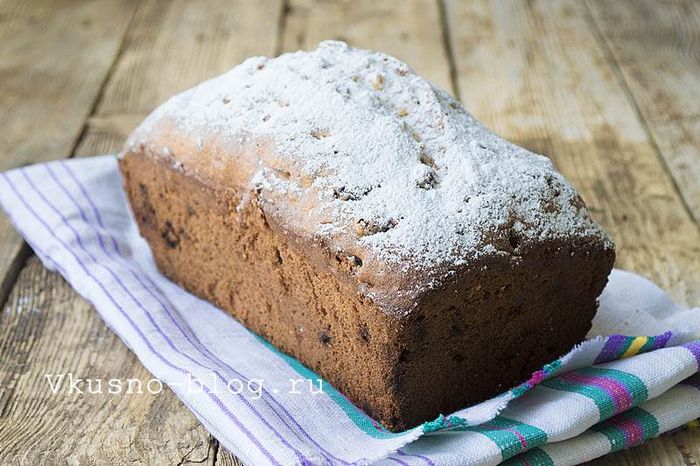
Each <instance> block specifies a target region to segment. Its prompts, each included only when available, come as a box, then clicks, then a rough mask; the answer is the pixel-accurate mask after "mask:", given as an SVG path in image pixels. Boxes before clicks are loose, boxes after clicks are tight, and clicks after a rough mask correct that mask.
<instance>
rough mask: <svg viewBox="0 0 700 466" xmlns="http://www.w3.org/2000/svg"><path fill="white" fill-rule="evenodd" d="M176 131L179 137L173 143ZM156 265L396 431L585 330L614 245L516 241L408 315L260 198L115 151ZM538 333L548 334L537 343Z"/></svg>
mask: <svg viewBox="0 0 700 466" xmlns="http://www.w3.org/2000/svg"><path fill="white" fill-rule="evenodd" d="M173 141H175V140H173ZM120 169H121V171H122V173H123V176H124V182H125V187H126V192H127V196H128V198H129V201H130V205H131V208H132V210H133V212H134V216H135V218H136V221H137V223H138V225H139V229H140V232H141V234H142V235H143V236H144V238H146V240H147V241H148V243H149V245H150V246H151V249H152V251H153V254H154V257H155V259H156V263H157V265H158V267H159V269H160V270H161V271H162V272H163V273H165V274H166V275H167V276H169V277H170V278H172V279H173V280H174V281H176V282H177V283H179V284H181V285H182V286H183V287H185V288H186V289H188V290H189V291H191V292H192V293H194V294H196V295H198V296H200V297H202V298H204V299H206V300H208V301H209V302H212V303H213V304H215V305H217V306H218V307H220V308H222V309H224V310H226V311H227V312H229V313H230V314H231V315H233V316H234V317H236V318H237V319H238V320H239V321H241V322H242V323H243V324H244V325H246V327H248V328H249V329H251V330H252V331H254V332H255V333H257V334H259V335H261V336H263V337H264V338H266V339H267V340H269V341H270V342H272V343H273V344H274V345H275V346H276V347H278V348H279V349H281V350H282V351H284V352H286V353H288V354H290V355H292V356H294V357H296V358H297V359H299V360H300V361H301V362H302V363H304V364H305V365H307V366H308V367H310V368H311V369H313V370H315V371H316V372H318V373H319V374H321V375H322V376H323V377H324V378H325V379H326V380H328V381H329V382H330V383H332V384H333V385H334V386H335V387H336V388H337V389H339V390H340V391H341V392H342V393H344V394H345V395H346V396H347V397H348V398H349V399H350V400H352V401H353V402H354V403H355V404H356V405H357V406H359V407H360V408H361V409H363V410H365V411H366V412H367V413H368V414H370V415H371V416H373V417H374V418H375V419H377V420H379V421H380V422H381V423H382V424H384V425H385V426H387V427H388V428H390V429H391V430H403V429H407V428H410V427H413V426H415V425H417V424H420V423H422V422H425V421H430V420H433V419H434V418H435V417H436V416H437V415H438V414H447V413H450V412H452V411H454V410H456V409H459V408H462V407H465V406H468V405H470V404H473V403H477V402H479V401H483V400H485V399H488V398H490V397H492V396H494V395H496V394H498V393H500V392H502V391H503V390H505V389H508V388H510V387H512V386H514V385H516V384H518V383H520V382H522V381H523V380H525V379H526V378H527V377H528V375H529V374H530V373H531V372H532V371H534V370H536V369H539V368H540V367H541V366H542V364H544V363H546V362H548V361H551V360H553V359H555V358H556V357H558V356H561V355H562V354H564V353H565V352H566V351H568V350H569V349H570V348H571V347H572V346H573V345H575V344H576V343H578V342H580V341H581V340H583V338H584V337H585V334H586V332H587V331H588V329H589V328H590V322H591V320H592V318H593V315H594V314H595V310H596V306H597V303H596V298H597V296H598V295H599V294H600V291H601V290H602V288H603V287H604V285H605V282H606V277H607V274H608V273H609V271H610V268H611V267H612V263H613V260H614V253H613V252H612V251H611V250H610V249H607V248H605V247H603V246H601V245H600V244H597V243H595V242H593V243H590V242H589V243H586V242H583V241H579V242H573V243H572V242H552V241H546V242H543V243H527V244H525V243H523V244H517V245H515V247H513V246H511V247H512V248H513V249H512V250H511V254H512V255H511V256H508V257H520V260H519V261H518V262H515V261H512V260H510V259H509V258H507V257H504V256H502V255H493V256H489V257H483V258H482V259H480V260H479V261H475V262H473V263H471V264H469V265H468V266H463V267H461V268H460V269H459V270H458V271H456V272H454V273H452V274H450V275H449V276H448V277H447V278H446V279H445V280H444V281H443V282H442V284H441V286H440V287H438V288H435V289H433V290H432V291H430V292H429V293H426V294H424V295H423V296H422V297H421V299H420V301H418V303H417V305H416V307H415V309H414V310H413V312H411V313H407V314H394V313H388V312H386V311H385V310H384V309H383V308H382V307H381V306H380V305H378V304H377V303H375V302H373V300H372V299H371V298H370V297H369V296H367V295H364V294H362V293H360V292H359V291H358V288H357V283H356V278H355V270H354V269H355V267H356V265H357V264H353V263H350V262H348V261H347V260H346V258H343V257H339V256H337V255H335V254H334V253H333V251H332V250H330V249H328V248H327V247H326V246H324V245H323V244H319V243H313V242H310V241H309V239H308V238H294V237H293V236H290V235H289V234H288V233H285V232H284V231H280V230H278V229H277V227H276V226H274V220H273V219H272V218H271V217H269V216H268V215H267V214H266V212H265V210H264V209H263V208H262V206H261V205H260V204H259V203H258V199H257V197H256V196H255V195H253V196H252V197H251V199H249V200H248V202H246V204H245V207H244V208H243V209H240V208H237V207H238V206H239V205H240V201H241V197H242V196H244V195H246V194H247V193H245V192H239V191H236V190H233V189H231V188H227V189H217V188H213V187H212V186H210V185H208V184H203V183H202V182H201V181H199V180H198V179H197V178H195V177H193V176H189V175H188V174H187V173H186V172H185V171H183V170H182V169H173V168H172V166H171V165H170V164H168V163H166V162H164V161H163V160H162V159H159V158H157V157H153V156H152V155H149V154H144V153H133V152H130V153H127V154H126V155H125V156H124V157H122V159H121V160H120ZM543 341H546V344H543Z"/></svg>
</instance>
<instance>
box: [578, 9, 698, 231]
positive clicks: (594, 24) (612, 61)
mask: <svg viewBox="0 0 700 466" xmlns="http://www.w3.org/2000/svg"><path fill="white" fill-rule="evenodd" d="M583 4H584V7H585V9H586V15H585V17H586V21H587V22H588V24H589V27H590V29H591V32H592V34H593V37H595V38H596V41H597V42H598V45H599V46H600V49H601V50H602V51H603V54H604V55H605V59H606V60H607V61H608V64H609V65H610V68H611V69H612V71H613V73H614V74H615V78H616V79H617V81H618V82H619V84H620V88H621V89H622V92H623V93H624V94H625V96H626V97H627V100H629V102H630V105H631V106H632V108H633V109H634V111H635V113H636V115H637V118H638V119H639V122H640V125H641V126H642V128H643V129H644V132H645V133H646V136H647V139H648V140H649V144H650V145H651V146H652V148H653V149H654V153H655V154H656V158H657V159H658V160H659V163H660V164H661V166H662V167H663V169H664V171H665V172H666V175H667V176H668V178H669V179H670V180H671V184H672V185H673V188H674V189H675V190H676V193H677V194H678V198H679V200H680V202H681V204H682V205H683V208H684V209H685V212H686V213H687V214H688V217H689V218H690V220H691V222H692V223H694V224H695V226H696V227H697V228H698V231H700V224H699V223H698V221H697V219H696V217H695V215H694V214H693V210H692V209H691V207H690V205H688V202H687V200H686V198H685V196H684V195H683V191H682V190H681V188H680V186H679V185H678V180H677V179H676V177H675V175H674V174H673V172H672V171H671V169H670V167H669V166H668V163H667V161H666V158H665V157H664V156H663V153H662V152H661V148H660V147H659V143H658V141H657V140H656V138H655V137H654V134H653V132H652V131H651V127H650V125H649V121H648V120H647V118H646V117H645V116H644V113H643V112H642V109H641V107H640V104H639V101H638V100H637V99H636V98H635V97H634V93H633V92H632V89H631V88H630V85H629V82H628V81H627V79H626V78H625V75H624V73H623V72H622V69H621V68H620V64H619V63H618V61H617V59H616V58H615V55H614V54H613V52H612V50H611V48H610V43H609V41H608V38H607V37H606V36H605V34H604V32H603V30H602V28H601V27H600V24H599V23H598V21H597V20H596V18H595V15H594V14H593V11H592V10H591V6H590V4H589V2H588V1H584V2H583Z"/></svg>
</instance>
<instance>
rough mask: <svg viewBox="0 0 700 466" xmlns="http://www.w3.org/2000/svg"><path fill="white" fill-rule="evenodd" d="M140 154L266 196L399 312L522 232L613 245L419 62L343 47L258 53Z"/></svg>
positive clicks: (502, 251) (150, 132)
mask: <svg viewBox="0 0 700 466" xmlns="http://www.w3.org/2000/svg"><path fill="white" fill-rule="evenodd" d="M173 134H182V135H186V136H187V141H184V142H183V139H182V138H181V139H179V140H178V139H176V141H178V143H180V145H181V147H178V146H177V145H175V144H174V143H173V138H172V135H173ZM183 144H184V145H183ZM127 150H135V151H140V150H145V151H146V152H148V153H149V154H152V155H153V156H155V157H161V158H162V159H164V160H166V161H169V162H170V163H171V164H172V167H173V168H176V169H177V168H178V167H183V166H184V167H186V168H187V171H188V173H189V174H191V175H192V176H194V177H197V178H199V179H200V180H202V181H203V182H205V183H209V184H212V185H214V186H218V187H220V188H223V189H225V188H226V187H234V188H235V189H241V190H242V191H246V192H255V193H256V196H257V198H258V199H259V202H260V203H261V205H263V207H264V209H265V210H266V211H267V213H268V215H270V216H272V217H275V223H276V224H277V225H279V226H280V228H281V229H285V230H289V231H290V234H292V235H294V236H296V237H299V238H314V239H315V240H316V241H318V242H321V243H323V244H325V245H327V246H328V248H329V249H331V250H332V251H334V253H336V254H338V255H343V256H346V257H348V258H350V259H349V260H355V261H357V260H359V261H361V262H362V264H363V265H362V267H361V268H359V269H358V270H357V271H356V277H357V282H358V287H359V288H360V289H361V291H362V292H363V293H366V294H367V295H369V296H371V297H372V298H373V299H374V300H375V301H376V302H378V303H381V304H382V307H383V308H384V309H385V310H386V311H387V312H394V313H408V312H411V310H412V309H413V308H414V307H415V303H416V302H417V301H418V300H419V296H420V295H421V294H422V293H425V292H426V291H429V290H430V289H434V288H439V284H440V281H441V280H442V279H443V278H444V277H445V276H446V275H447V274H450V273H455V272H456V271H457V270H459V268H460V267H461V266H463V265H465V264H466V265H468V264H470V263H472V262H474V261H476V260H479V259H480V257H481V256H491V255H494V254H497V255H503V256H507V255H508V254H509V252H508V247H509V246H508V243H509V242H512V241H516V242H517V241H523V242H527V241H535V242H538V241H543V240H552V241H554V240H557V241H574V240H585V241H596V242H599V243H600V244H602V245H604V246H605V247H607V248H609V249H612V247H613V245H612V241H611V240H610V238H609V237H608V236H607V235H606V234H605V233H604V232H603V231H602V229H601V228H600V227H599V226H598V225H597V224H596V223H595V222H593V221H592V220H591V218H590V216H589V215H588V212H587V210H586V208H585V205H584V204H583V201H582V200H581V198H580V197H579V196H578V194H577V193H576V192H575V191H574V190H573V188H572V187H571V186H570V185H569V184H568V183H567V182H566V180H564V178H563V177H562V176H561V175H560V174H558V173H557V172H556V170H555V169H554V167H553V166H552V164H551V162H550V161H549V160H548V159H547V158H546V157H543V156H539V155H536V154H533V153H531V152H529V151H527V150H525V149H523V148H520V147H517V146H515V145H513V144H511V143H508V142H507V141H505V140H503V139H501V138H499V137H498V136H496V135H494V134H493V133H491V132H489V131H488V130H486V129H485V128H483V126H481V125H480V124H479V123H478V122H477V121H475V120H474V119H473V118H472V117H471V116H470V115H469V114H468V113H467V112H466V111H465V110H464V108H463V107H462V106H461V105H460V104H459V103H458V102H456V101H455V100H454V99H453V98H452V97H450V96H449V95H448V94H447V93H446V92H444V91H442V90H440V89H438V88H436V87H435V86H433V85H432V84H431V83H429V82H428V81H426V80H424V79H422V78H421V77H420V76H418V75H417V74H416V73H415V72H414V71H413V70H412V69H411V68H410V67H408V66H407V65H406V64H404V63H402V62H400V61H398V60H396V59H395V58H393V57H390V56H387V55H384V54H381V53H375V52H369V51H364V50H358V49H354V48H351V47H348V46H347V45H345V44H343V43H339V42H325V43H322V44H321V45H320V46H319V48H318V49H317V50H315V51H312V52H297V53H292V54H285V55H282V56H280V57H277V58H274V59H267V58H264V57H255V58H251V59H249V60H247V61H246V62H244V63H243V64H241V65H239V66H238V67H236V68H234V69H233V70H231V71H230V72H228V73H226V74H224V75H222V76H220V77H217V78H214V79H212V80H210V81H207V82H204V83H202V84H201V85H199V86H197V87H195V88H193V89H191V90H189V91H186V92H184V93H182V94H180V95H178V96H175V97H174V98H172V99H170V100H169V101H168V102H166V103H165V104H164V105H163V106H161V107H160V108H158V109H157V110H156V111H155V112H154V113H153V114H152V115H151V116H149V118H148V119H147V120H146V121H145V122H144V123H143V124H142V125H141V126H140V127H139V128H138V129H137V130H136V131H135V132H134V133H133V134H132V136H131V137H130V138H129V141H128V144H127ZM231 167H233V168H231ZM249 197H250V196H245V195H244V196H242V197H241V204H245V202H246V200H247V199H248V198H249ZM239 207H240V206H239Z"/></svg>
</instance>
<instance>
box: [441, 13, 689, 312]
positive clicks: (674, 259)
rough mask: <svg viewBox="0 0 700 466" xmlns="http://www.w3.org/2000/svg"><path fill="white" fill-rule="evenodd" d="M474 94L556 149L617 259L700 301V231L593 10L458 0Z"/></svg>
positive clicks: (464, 63)
mask: <svg viewBox="0 0 700 466" xmlns="http://www.w3.org/2000/svg"><path fill="white" fill-rule="evenodd" d="M447 12H448V14H447V16H448V18H449V23H450V26H451V28H450V29H451V31H452V34H451V38H452V43H453V47H452V48H453V50H454V53H455V62H456V66H457V72H458V84H459V89H460V93H461V96H462V100H463V101H464V103H465V105H466V106H467V108H469V109H470V110H471V111H472V112H473V113H474V114H475V115H476V117H477V118H479V119H480V120H482V121H483V122H485V124H486V125H487V126H488V127H490V128H492V129H494V130H495V131H496V132H497V133H498V134H500V135H502V136H504V137H506V138H508V139H510V140H513V141H515V142H516V143H518V144H520V145H523V146H525V147H527V148H529V149H531V150H533V151H535V152H538V153H542V154H546V155H548V156H550V157H551V158H552V160H553V161H554V162H555V164H556V165H557V166H558V168H559V169H560V170H561V171H562V172H563V173H564V175H565V176H567V178H568V179H569V180H570V181H571V182H572V183H573V184H574V186H576V187H577V188H578V190H579V191H580V192H581V193H582V195H583V198H584V199H585V200H586V202H587V203H588V205H589V207H590V209H591V211H592V213H593V216H594V217H595V218H596V219H597V220H598V221H600V222H601V223H602V224H603V225H604V227H605V228H606V229H607V230H608V231H609V232H611V234H612V235H613V237H614V238H615V240H616V243H617V251H618V259H617V267H620V268H623V269H628V270H632V271H635V272H638V273H640V274H642V275H644V276H647V277H649V278H651V279H652V280H653V281H655V282H656V283H658V284H659V285H660V286H661V287H662V288H664V289H666V290H668V291H669V292H670V293H671V294H672V295H673V296H674V297H675V298H676V299H677V300H678V301H679V302H682V303H685V304H693V305H697V304H698V303H699V302H700V267H698V265H697V264H698V263H697V258H698V257H700V232H699V231H698V228H697V225H696V224H695V222H694V221H693V219H692V218H691V217H690V216H689V214H688V212H687V210H686V209H685V208H684V206H683V203H682V200H681V198H680V195H679V193H678V192H677V190H676V188H675V185H674V183H673V181H672V180H671V178H670V177H669V176H668V173H667V172H666V170H665V168H664V167H663V165H662V163H661V161H660V159H659V157H658V156H657V153H656V151H655V148H654V145H653V142H652V141H650V139H649V136H648V133H647V132H646V131H645V128H644V124H643V122H642V121H641V120H640V118H639V116H638V114H637V112H636V110H635V108H634V105H633V103H632V102H630V100H629V98H628V96H627V94H626V93H625V92H624V84H623V83H621V82H620V80H619V78H618V75H617V74H616V73H615V70H614V69H613V67H612V65H611V64H610V63H609V61H608V59H607V58H606V54H605V50H603V48H602V47H601V44H600V43H599V41H598V40H597V39H596V36H595V32H594V31H592V29H591V23H590V21H588V19H587V15H588V11H587V9H586V7H585V5H584V4H581V3H580V2H575V1H558V2H543V1H533V2H520V1H503V2H486V1H479V2H459V1H448V2H447Z"/></svg>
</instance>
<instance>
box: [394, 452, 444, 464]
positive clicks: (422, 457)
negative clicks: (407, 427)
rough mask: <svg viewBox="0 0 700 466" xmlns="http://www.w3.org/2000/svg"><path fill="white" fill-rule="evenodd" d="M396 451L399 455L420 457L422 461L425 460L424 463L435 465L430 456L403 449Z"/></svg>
mask: <svg viewBox="0 0 700 466" xmlns="http://www.w3.org/2000/svg"><path fill="white" fill-rule="evenodd" d="M396 453H398V454H399V455H400V456H414V457H416V458H419V459H422V460H423V461H425V463H426V464H427V465H428V466H435V463H433V461H432V460H431V459H430V458H428V457H427V456H424V455H419V454H417V453H406V452H405V451H401V450H396Z"/></svg>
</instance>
